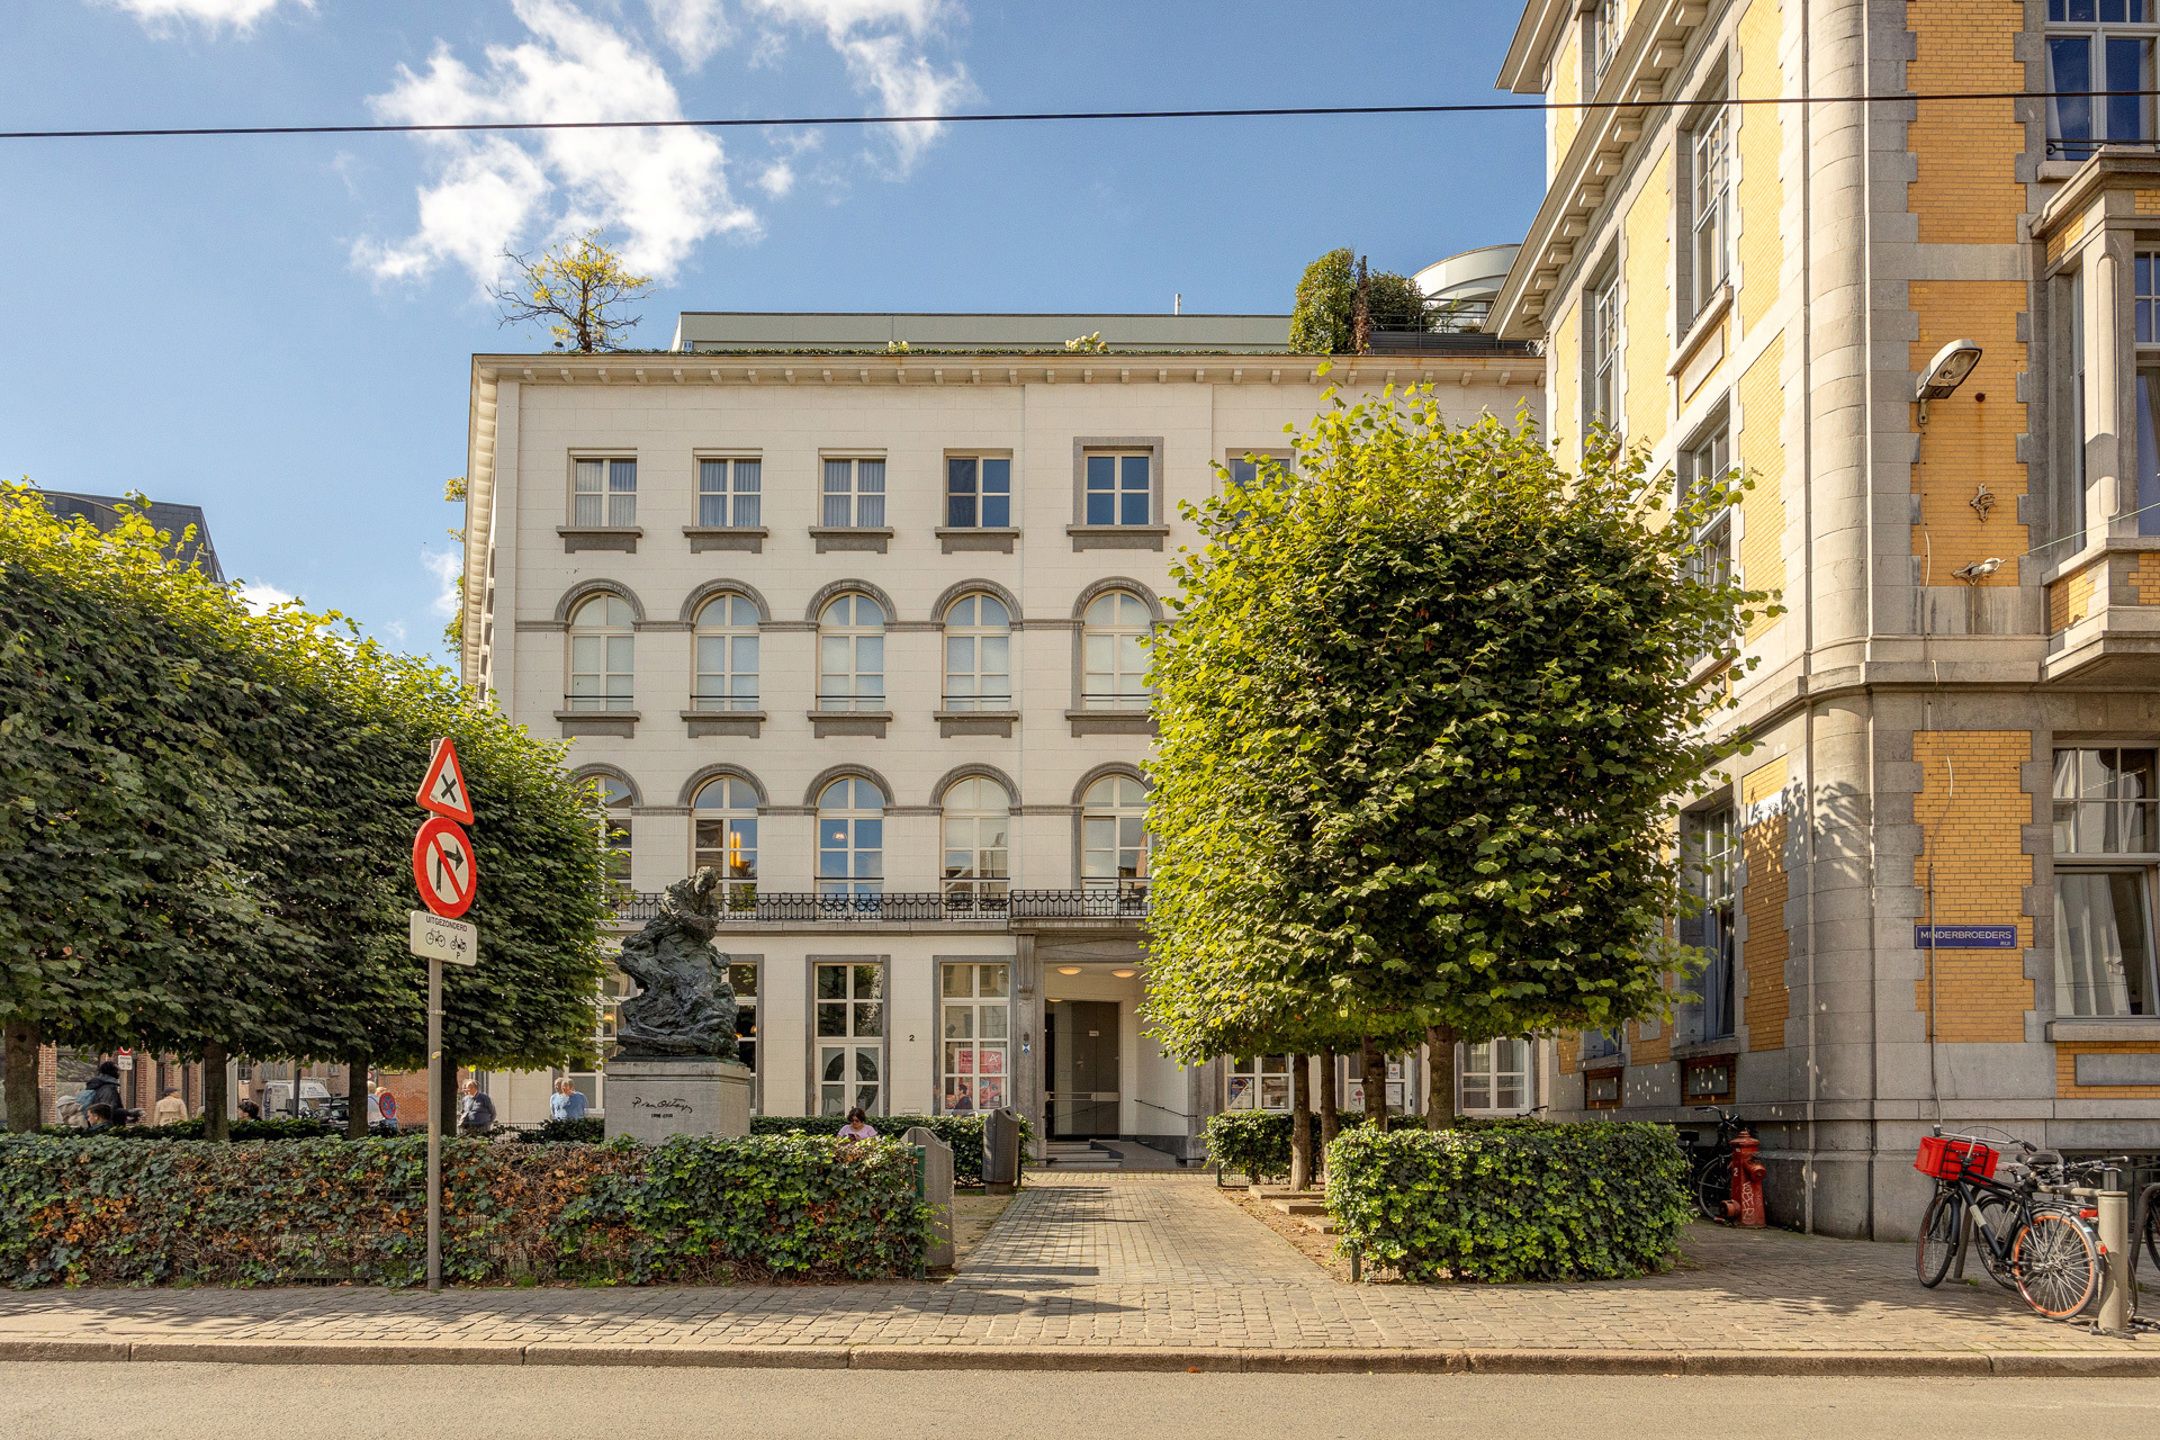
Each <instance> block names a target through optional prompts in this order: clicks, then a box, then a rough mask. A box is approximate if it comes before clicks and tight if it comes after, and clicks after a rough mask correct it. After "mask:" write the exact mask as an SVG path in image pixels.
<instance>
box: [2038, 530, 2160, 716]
mask: <svg viewBox="0 0 2160 1440" xmlns="http://www.w3.org/2000/svg"><path fill="white" fill-rule="evenodd" d="M2044 583H2045V585H2046V591H2047V629H2048V645H2047V658H2046V660H2045V661H2044V663H2043V669H2042V674H2043V676H2044V677H2045V678H2046V679H2048V680H2051V681H2060V680H2068V679H2072V678H2075V679H2077V680H2078V681H2080V682H2089V681H2091V680H2093V679H2095V678H2104V679H2106V680H2107V681H2108V682H2109V683H2115V684H2125V685H2139V686H2145V685H2152V684H2160V539H2156V538H2155V537H2150V536H2139V537H2120V538H2116V539H2112V540H2108V541H2105V542H2103V543H2102V544H2101V545H2099V546H2095V547H2090V548H2088V549H2087V550H2085V551H2082V552H2080V553H2079V554H2077V555H2075V556H2072V557H2070V558H2069V559H2068V560H2067V561H2065V562H2064V563H2063V564H2061V565H2060V566H2057V567H2055V569H2054V572H2053V573H2052V574H2051V575H2049V576H2048V577H2047V579H2046V580H2045V582H2044Z"/></svg>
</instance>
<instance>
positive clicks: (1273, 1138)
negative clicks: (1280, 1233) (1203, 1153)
mask: <svg viewBox="0 0 2160 1440" xmlns="http://www.w3.org/2000/svg"><path fill="white" fill-rule="evenodd" d="M1311 1119H1312V1133H1313V1145H1314V1147H1315V1149H1314V1152H1313V1153H1314V1154H1315V1155H1316V1156H1317V1155H1318V1153H1319V1150H1318V1148H1317V1147H1318V1146H1319V1144H1320V1117H1319V1116H1318V1115H1317V1114H1315V1115H1312V1117H1311ZM1341 1121H1342V1123H1343V1124H1344V1125H1348V1124H1349V1123H1351V1122H1350V1117H1349V1116H1347V1115H1345V1116H1342V1117H1341ZM1337 1133H1338V1134H1339V1133H1341V1132H1340V1131H1338V1132H1337ZM1207 1153H1208V1159H1210V1160H1212V1161H1214V1162H1215V1163H1216V1165H1217V1166H1218V1167H1220V1168H1221V1169H1222V1170H1225V1171H1228V1170H1237V1171H1241V1172H1243V1174H1244V1175H1245V1178H1246V1179H1248V1180H1251V1181H1253V1182H1254V1183H1255V1184H1257V1183H1259V1182H1260V1181H1262V1180H1280V1179H1282V1178H1283V1177H1284V1176H1286V1175H1288V1174H1289V1173H1290V1112H1289V1111H1287V1110H1226V1111H1223V1112H1222V1113H1221V1114H1217V1115H1210V1116H1208V1118H1207Z"/></svg>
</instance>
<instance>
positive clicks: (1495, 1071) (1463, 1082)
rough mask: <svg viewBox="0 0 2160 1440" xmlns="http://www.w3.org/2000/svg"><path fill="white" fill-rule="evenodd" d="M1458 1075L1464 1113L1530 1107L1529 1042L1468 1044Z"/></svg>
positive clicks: (1516, 1111)
mask: <svg viewBox="0 0 2160 1440" xmlns="http://www.w3.org/2000/svg"><path fill="white" fill-rule="evenodd" d="M1456 1077H1457V1088H1458V1089H1459V1091H1460V1092H1461V1098H1460V1104H1459V1107H1458V1108H1460V1110H1461V1111H1462V1113H1463V1114H1465V1115H1519V1114H1521V1113H1522V1112H1523V1111H1525V1110H1528V1109H1529V1108H1530V1042H1529V1041H1527V1040H1490V1041H1485V1042H1483V1043H1481V1044H1477V1045H1465V1046H1463V1047H1462V1051H1461V1058H1460V1060H1459V1061H1458V1062H1457V1068H1456Z"/></svg>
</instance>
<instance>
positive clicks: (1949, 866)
mask: <svg viewBox="0 0 2160 1440" xmlns="http://www.w3.org/2000/svg"><path fill="white" fill-rule="evenodd" d="M2032 753H2033V737H2032V735H2031V733H2030V732H2028V731H2023V730H1939V731H1921V732H1919V733H1918V734H1915V735H1914V736H1913V759H1914V760H1916V761H1917V762H1918V763H1919V764H1920V767H1921V786H1920V793H1919V794H1918V795H1917V796H1915V797H1914V799H1913V816H1914V818H1915V819H1916V820H1917V821H1919V824H1920V834H1921V853H1920V855H1919V857H1918V858H1917V859H1916V860H1914V862H1913V884H1914V885H1915V886H1916V887H1918V888H1920V889H1921V892H1922V902H1921V903H1922V910H1921V914H1920V917H1919V918H1920V920H1921V922H1922V923H1925V922H1926V920H1927V914H1926V908H1925V907H1926V899H1925V894H1926V885H1927V874H1928V864H1929V862H1930V861H1931V860H1932V861H1934V863H1935V915H1934V923H1936V924H1937V925H2002V924H2009V923H2012V922H2015V924H2016V925H2017V929H2018V944H2019V947H2020V948H2019V949H2017V950H1948V949H1945V950H1940V951H1938V952H1936V953H1937V958H1938V961H1939V963H1940V965H1941V973H1940V974H1939V975H1938V976H1937V977H1936V982H1935V987H1936V996H1937V1003H1938V1004H1939V1005H1940V1007H1941V1010H1940V1013H1939V1014H1938V1015H1937V1016H1936V1017H1935V1035H1936V1037H1937V1038H1938V1039H1941V1040H1944V1041H1971V1042H1982V1041H1985V1042H1995V1043H2002V1044H2014V1043H2016V1042H2019V1041H2022V1040H2023V1039H2024V1038H2025V1014H2026V1012H2027V1011H2029V1010H2031V1009H2032V1006H2033V983H2032V981H2030V980H2028V979H2027V978H2025V957H2024V954H2023V953H2022V952H2023V948H2024V947H2027V946H2030V945H2031V944H2032V943H2033V940H2032V921H2031V920H2030V919H2029V918H2027V917H2026V916H2025V915H2024V914H2023V911H2024V908H2025V907H2024V893H2023V890H2024V887H2025V886H2027V885H2030V884H2032V880H2033V860H2032V857H2031V856H2030V855H2027V854H2025V853H2024V850H2023V836H2022V835H2021V834H2020V833H2019V832H2020V827H2021V826H2023V825H2024V824H2025V823H2026V822H2027V821H2029V820H2030V819H2031V818H2032V813H2033V806H2032V797H2031V796H2029V795H2028V794H2026V792H2025V788H2024V782H2023V779H2022V778H2021V777H2020V775H2019V773H2018V769H2019V767H2020V766H2022V765H2024V764H2025V763H2027V762H2028V761H2030V760H2031V759H2032ZM1953 768H1954V769H1955V771H1956V783H1955V785H1953V784H1952V783H1951V771H1952V769H1953ZM1927 961H1928V952H1927V951H1926V950H1922V951H1921V952H1920V963H1921V969H1922V974H1921V976H1920V979H1919V980H1918V981H1916V982H1915V984H1914V987H1913V993H1914V1004H1915V1006H1916V1007H1917V1008H1918V1009H1919V1010H1920V1012H1921V1013H1922V1014H1923V1015H1925V1014H1926V1013H1927V1010H1928V976H1927V974H1926V967H1927Z"/></svg>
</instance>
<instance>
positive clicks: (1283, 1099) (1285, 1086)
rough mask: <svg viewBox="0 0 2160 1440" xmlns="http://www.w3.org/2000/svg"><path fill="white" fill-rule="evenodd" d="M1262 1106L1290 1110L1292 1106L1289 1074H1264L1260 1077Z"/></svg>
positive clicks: (1263, 1107) (1267, 1108)
mask: <svg viewBox="0 0 2160 1440" xmlns="http://www.w3.org/2000/svg"><path fill="white" fill-rule="evenodd" d="M1260 1108H1261V1109H1263V1110H1288V1109H1289V1108H1290V1077H1289V1076H1287V1075H1263V1076H1262V1077H1261V1078H1260Z"/></svg>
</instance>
